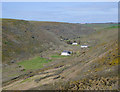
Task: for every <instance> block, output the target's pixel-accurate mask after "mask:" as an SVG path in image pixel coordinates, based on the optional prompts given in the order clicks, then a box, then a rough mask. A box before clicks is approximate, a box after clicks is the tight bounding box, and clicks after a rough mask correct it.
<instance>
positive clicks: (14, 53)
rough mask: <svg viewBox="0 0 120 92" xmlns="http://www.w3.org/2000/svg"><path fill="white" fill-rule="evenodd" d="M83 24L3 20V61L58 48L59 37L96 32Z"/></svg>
mask: <svg viewBox="0 0 120 92" xmlns="http://www.w3.org/2000/svg"><path fill="white" fill-rule="evenodd" d="M88 29H89V28H88V27H84V26H83V27H82V26H81V25H75V24H68V23H57V22H33V21H32V22H31V21H24V20H15V19H3V20H2V36H3V38H2V39H3V44H2V45H3V62H9V63H10V61H20V60H23V59H24V58H28V57H30V56H31V55H35V54H38V53H40V52H42V51H44V50H47V49H48V48H50V47H53V48H57V47H58V46H59V45H60V44H64V43H62V42H60V39H59V37H60V36H62V37H63V38H68V39H70V38H73V37H77V36H81V35H87V34H90V33H92V32H94V30H93V29H89V30H88Z"/></svg>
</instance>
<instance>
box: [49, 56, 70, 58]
mask: <svg viewBox="0 0 120 92" xmlns="http://www.w3.org/2000/svg"><path fill="white" fill-rule="evenodd" d="M51 57H52V58H64V57H68V56H61V55H53V56H51Z"/></svg>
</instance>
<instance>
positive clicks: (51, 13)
mask: <svg viewBox="0 0 120 92" xmlns="http://www.w3.org/2000/svg"><path fill="white" fill-rule="evenodd" d="M2 18H12V19H23V20H33V21H56V22H68V23H106V22H117V21H118V3H117V2H16V3H15V2H3V3H2Z"/></svg>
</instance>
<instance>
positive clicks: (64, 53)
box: [61, 51, 71, 56]
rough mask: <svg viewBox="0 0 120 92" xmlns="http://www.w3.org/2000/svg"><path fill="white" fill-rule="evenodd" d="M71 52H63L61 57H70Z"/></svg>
mask: <svg viewBox="0 0 120 92" xmlns="http://www.w3.org/2000/svg"><path fill="white" fill-rule="evenodd" d="M70 54H71V52H70V51H63V52H62V53H61V55H63V56H70Z"/></svg>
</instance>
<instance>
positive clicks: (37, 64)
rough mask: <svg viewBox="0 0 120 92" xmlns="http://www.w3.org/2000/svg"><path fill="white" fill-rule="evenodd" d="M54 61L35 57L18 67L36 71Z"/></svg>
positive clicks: (22, 62)
mask: <svg viewBox="0 0 120 92" xmlns="http://www.w3.org/2000/svg"><path fill="white" fill-rule="evenodd" d="M51 61H52V60H48V59H45V58H41V57H35V58H33V59H31V60H25V61H21V62H19V63H18V65H21V66H23V67H24V68H25V69H26V70H30V69H31V70H34V69H40V68H42V67H43V65H44V64H45V63H48V62H51Z"/></svg>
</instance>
